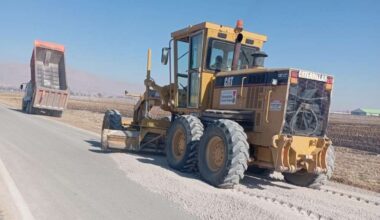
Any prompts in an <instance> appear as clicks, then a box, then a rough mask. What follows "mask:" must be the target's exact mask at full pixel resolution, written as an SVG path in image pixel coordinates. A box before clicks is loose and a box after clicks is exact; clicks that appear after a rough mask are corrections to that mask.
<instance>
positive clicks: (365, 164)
mask: <svg viewBox="0 0 380 220" xmlns="http://www.w3.org/2000/svg"><path fill="white" fill-rule="evenodd" d="M0 102H2V103H4V104H7V105H8V106H10V107H12V108H16V109H20V106H21V94H9V93H0ZM86 106H90V107H86ZM118 107H119V108H120V107H121V109H124V108H126V107H127V108H128V109H127V110H125V109H124V110H123V111H122V112H124V113H127V114H126V115H130V112H131V111H130V110H129V109H130V108H131V107H132V105H131V104H123V103H120V101H118V102H114V101H107V102H104V101H103V100H100V101H99V100H96V101H91V100H85V101H83V100H74V99H72V100H70V102H69V103H68V109H67V110H66V111H65V112H64V114H63V116H62V118H54V119H56V120H58V121H61V122H64V123H68V124H71V125H73V126H76V127H79V128H83V129H86V130H89V131H93V132H97V133H99V132H100V130H101V124H102V121H103V113H101V112H103V111H105V110H106V109H107V108H115V109H118ZM332 118H333V120H332V123H334V124H335V125H336V124H338V125H339V123H341V124H343V123H345V122H346V121H347V120H344V119H342V116H339V117H332ZM334 118H337V119H336V120H335V119H334ZM355 120H356V122H355ZM375 120H377V119H375ZM370 121H371V123H372V126H373V122H374V120H370ZM350 122H355V123H351V125H350V126H351V127H352V126H355V124H357V123H359V120H358V119H357V118H353V119H350ZM359 124H360V123H359ZM378 125H379V126H380V120H379V124H378ZM342 126H344V125H342ZM375 126H377V123H376V124H375ZM353 129H355V128H353ZM359 135H360V134H359ZM332 140H333V141H334V138H332ZM341 142H342V141H341ZM378 147H379V148H380V146H378ZM363 149H365V148H364V147H363ZM335 151H336V152H335V153H336V161H335V172H334V175H333V177H332V180H333V181H336V182H340V183H344V184H347V185H352V186H356V187H360V188H363V189H368V190H372V191H376V192H380V169H379V167H380V154H378V153H375V152H373V151H372V152H371V151H364V150H360V149H353V148H352V146H348V147H345V146H336V147H335Z"/></svg>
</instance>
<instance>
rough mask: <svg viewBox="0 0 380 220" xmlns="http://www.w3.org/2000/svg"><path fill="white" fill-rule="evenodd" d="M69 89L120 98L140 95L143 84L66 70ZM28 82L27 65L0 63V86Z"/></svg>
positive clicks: (87, 93)
mask: <svg viewBox="0 0 380 220" xmlns="http://www.w3.org/2000/svg"><path fill="white" fill-rule="evenodd" d="M66 72H67V73H66V76H67V81H68V85H69V89H70V90H71V91H72V92H73V93H76V94H86V95H97V94H99V93H100V94H102V95H103V96H121V95H124V91H125V90H128V92H129V93H133V94H140V93H142V92H143V90H144V87H143V84H142V83H141V84H130V83H127V82H120V81H115V80H112V79H107V78H106V77H102V76H98V75H94V74H91V73H87V72H84V71H80V70H75V69H71V68H66ZM29 80H30V66H29V64H22V63H10V62H7V63H6V62H0V86H1V87H14V88H18V87H19V86H20V84H21V83H24V82H28V81H29Z"/></svg>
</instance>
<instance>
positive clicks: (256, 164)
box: [101, 20, 334, 188]
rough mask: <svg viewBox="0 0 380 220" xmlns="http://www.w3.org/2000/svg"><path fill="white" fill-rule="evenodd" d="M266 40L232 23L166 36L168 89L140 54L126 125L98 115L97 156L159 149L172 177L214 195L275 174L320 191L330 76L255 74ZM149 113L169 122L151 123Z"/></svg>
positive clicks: (112, 113) (328, 168)
mask: <svg viewBox="0 0 380 220" xmlns="http://www.w3.org/2000/svg"><path fill="white" fill-rule="evenodd" d="M266 41H267V37H266V36H265V35H260V34H256V33H252V32H248V31H245V30H243V25H242V21H240V20H239V21H238V22H237V25H236V27H235V28H232V27H227V26H223V25H218V24H213V23H209V22H204V23H200V24H197V25H194V26H189V27H187V28H184V29H181V30H178V31H176V32H173V33H172V34H171V40H170V42H169V47H165V48H163V49H162V56H161V62H162V63H163V64H165V65H166V64H169V65H168V66H169V76H170V83H169V84H168V85H166V86H159V85H157V84H156V83H155V82H154V80H153V79H152V78H151V77H150V72H151V67H150V66H151V65H150V50H149V51H148V64H147V79H146V80H145V86H146V91H145V93H144V95H143V96H141V98H140V100H139V101H138V103H137V104H136V106H135V108H134V116H133V119H132V120H130V121H123V120H122V116H121V115H120V114H119V112H118V111H117V110H108V111H107V112H106V113H105V115H104V120H103V127H102V136H101V138H102V140H101V143H102V149H103V150H105V151H107V150H111V149H125V150H129V151H155V152H157V151H162V152H165V154H166V157H167V161H168V164H169V165H170V167H172V168H173V169H176V170H179V171H183V172H194V171H199V173H200V176H201V178H202V179H203V180H205V181H206V182H208V183H210V184H211V185H213V186H216V187H220V188H231V187H233V186H234V185H236V184H239V181H240V180H241V179H242V178H243V177H244V173H245V171H246V170H247V169H249V170H251V171H252V172H255V173H262V172H264V171H266V170H276V171H279V172H281V173H283V175H284V178H285V180H286V181H287V182H290V183H292V184H295V185H299V186H313V187H314V186H319V185H320V184H323V183H324V181H326V180H327V179H328V178H329V177H330V176H331V175H332V172H333V168H334V149H333V146H332V145H331V141H330V139H329V138H327V137H326V128H327V122H328V115H329V107H330V98H331V91H332V86H333V77H332V76H329V75H326V74H321V73H316V72H311V71H305V70H301V69H297V68H265V67H264V65H263V64H264V59H265V57H267V55H266V54H265V53H264V52H263V51H262V48H263V44H264V43H265V42H266ZM172 68H173V70H172ZM155 106H159V107H161V109H163V110H165V111H167V112H169V113H170V115H171V116H170V117H164V118H157V117H154V115H152V114H151V113H150V111H151V109H152V108H153V107H155ZM155 108H157V107H155Z"/></svg>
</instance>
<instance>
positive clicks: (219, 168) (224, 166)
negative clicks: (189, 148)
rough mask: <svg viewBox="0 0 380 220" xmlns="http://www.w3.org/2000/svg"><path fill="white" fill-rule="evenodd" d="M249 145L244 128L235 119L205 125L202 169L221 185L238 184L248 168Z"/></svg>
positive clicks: (200, 159) (208, 179)
mask: <svg viewBox="0 0 380 220" xmlns="http://www.w3.org/2000/svg"><path fill="white" fill-rule="evenodd" d="M248 150H249V145H248V142H247V135H246V134H245V132H244V129H243V128H242V127H241V126H240V125H239V124H238V123H237V122H235V121H231V120H227V119H219V120H217V121H215V122H214V123H213V124H211V125H209V126H208V127H207V128H206V131H205V133H204V135H203V136H202V138H201V141H200V144H199V151H198V152H199V155H198V167H199V173H200V175H201V177H202V179H204V180H205V181H206V182H208V183H209V184H211V185H213V186H216V187H219V188H232V187H233V186H234V185H237V184H239V182H240V180H241V179H243V177H244V172H245V171H246V170H247V166H248V159H249V151H248Z"/></svg>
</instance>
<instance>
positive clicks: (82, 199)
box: [0, 105, 194, 219]
mask: <svg viewBox="0 0 380 220" xmlns="http://www.w3.org/2000/svg"><path fill="white" fill-rule="evenodd" d="M0 123H1V125H0V159H1V161H2V162H3V164H4V166H5V167H6V169H7V171H8V173H9V175H10V177H11V179H12V180H13V182H14V184H15V187H16V188H17V189H18V191H19V193H20V194H21V196H22V198H23V200H24V201H25V203H26V206H27V207H28V209H29V210H30V213H31V214H32V216H33V217H34V218H35V219H179V218H181V219H190V218H191V219H194V216H190V215H188V214H187V212H186V211H184V210H183V209H182V208H181V207H179V206H177V205H175V204H174V203H172V202H169V201H168V200H166V199H164V198H163V197H160V196H159V195H158V194H154V193H152V192H150V191H147V190H146V189H144V188H143V187H141V186H140V185H138V184H137V183H135V182H132V181H131V180H129V179H128V178H127V177H126V175H125V173H123V172H122V171H121V170H120V169H119V167H118V165H117V164H116V163H115V162H114V160H113V159H112V158H111V157H110V155H107V154H103V153H100V152H99V151H98V150H97V148H96V146H95V145H96V143H94V142H93V141H91V140H97V139H99V137H97V136H95V135H92V134H90V133H88V132H84V131H81V130H78V129H73V128H71V127H68V126H65V125H63V124H60V123H57V122H54V121H51V120H47V119H45V118H43V117H41V116H36V115H27V114H24V113H22V112H19V111H17V110H12V109H8V108H7V107H5V106H3V105H0ZM0 208H1V207H0Z"/></svg>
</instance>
